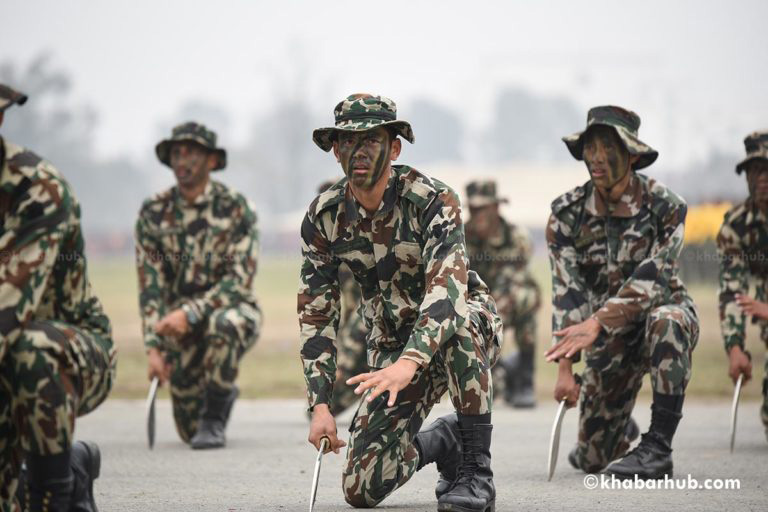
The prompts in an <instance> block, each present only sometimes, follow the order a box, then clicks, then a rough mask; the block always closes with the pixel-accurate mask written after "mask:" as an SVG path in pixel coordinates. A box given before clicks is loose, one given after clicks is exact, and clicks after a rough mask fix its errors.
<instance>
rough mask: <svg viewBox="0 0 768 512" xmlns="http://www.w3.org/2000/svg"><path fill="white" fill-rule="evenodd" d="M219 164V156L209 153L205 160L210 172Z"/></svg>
mask: <svg viewBox="0 0 768 512" xmlns="http://www.w3.org/2000/svg"><path fill="white" fill-rule="evenodd" d="M218 163H219V155H217V154H216V153H214V152H213V151H211V152H209V153H208V156H207V157H206V160H205V166H206V167H207V168H208V170H209V171H212V170H214V169H215V168H216V165H218Z"/></svg>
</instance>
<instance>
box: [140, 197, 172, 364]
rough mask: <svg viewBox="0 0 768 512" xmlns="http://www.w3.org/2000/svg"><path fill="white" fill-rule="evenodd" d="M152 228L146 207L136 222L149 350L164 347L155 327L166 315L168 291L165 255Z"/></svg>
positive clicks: (145, 344) (142, 313) (142, 302)
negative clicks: (164, 268) (164, 270)
mask: <svg viewBox="0 0 768 512" xmlns="http://www.w3.org/2000/svg"><path fill="white" fill-rule="evenodd" d="M151 226H152V223H151V221H150V220H149V216H148V211H147V205H146V204H145V206H144V207H143V208H142V210H141V212H140V213H139V220H138V221H137V222H136V229H135V238H136V273H137V275H138V278H139V313H140V314H141V325H142V333H143V335H144V347H145V348H146V349H150V348H162V347H163V337H162V336H160V335H159V334H157V333H156V332H155V324H156V323H157V322H158V321H160V319H161V318H162V317H163V315H165V314H166V304H167V298H166V290H167V289H168V288H167V287H168V283H167V282H166V279H165V273H164V272H163V266H164V264H165V257H164V256H165V253H164V252H163V250H162V246H161V244H160V241H159V240H157V239H156V237H155V235H154V233H153V231H152V228H151Z"/></svg>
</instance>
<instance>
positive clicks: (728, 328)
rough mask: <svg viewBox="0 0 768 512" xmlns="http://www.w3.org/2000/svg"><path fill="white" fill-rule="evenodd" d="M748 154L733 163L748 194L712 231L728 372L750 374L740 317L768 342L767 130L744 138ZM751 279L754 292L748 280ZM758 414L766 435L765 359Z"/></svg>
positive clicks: (767, 390) (767, 370)
mask: <svg viewBox="0 0 768 512" xmlns="http://www.w3.org/2000/svg"><path fill="white" fill-rule="evenodd" d="M744 146H745V147H746V151H747V156H746V158H745V159H744V160H742V161H741V162H740V163H739V164H738V165H737V166H736V173H737V174H741V173H742V172H744V173H746V178H747V189H748V191H749V195H748V196H747V199H746V200H744V201H742V202H741V203H739V204H737V205H736V206H734V207H733V208H731V209H730V210H729V211H728V212H727V213H726V214H725V218H724V220H723V225H722V227H721V228H720V233H719V234H718V236H717V250H718V256H719V258H718V260H719V261H720V294H719V298H720V328H721V331H722V333H723V342H724V343H725V351H726V352H727V354H728V359H729V368H728V375H729V376H730V377H731V379H732V380H733V382H734V383H735V382H736V381H737V380H738V378H739V375H742V374H743V375H744V380H745V381H749V380H750V379H751V378H752V360H751V358H750V357H749V355H748V353H747V352H746V351H745V345H746V330H745V325H744V323H745V322H744V321H745V317H747V316H748V317H749V318H750V320H751V323H753V324H757V326H759V328H760V338H761V339H762V341H763V343H765V344H767V345H768V131H763V132H755V133H752V134H750V135H748V136H747V138H745V139H744ZM752 283H754V286H755V289H754V295H750V293H749V290H750V285H751V284H752ZM762 391H763V406H762V408H761V409H760V416H761V418H762V421H763V425H765V436H766V440H768V359H766V361H765V374H764V377H763V386H762Z"/></svg>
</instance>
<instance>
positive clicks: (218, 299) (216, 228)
mask: <svg viewBox="0 0 768 512" xmlns="http://www.w3.org/2000/svg"><path fill="white" fill-rule="evenodd" d="M258 248H259V242H258V232H257V229H256V214H255V212H254V208H253V206H252V205H251V204H250V203H249V202H248V200H247V199H245V197H243V196H242V195H240V194H238V193H237V192H234V191H232V190H231V189H229V188H228V187H227V186H226V185H224V184H222V183H219V182H217V181H213V180H211V181H210V182H209V183H208V185H207V186H206V188H205V190H204V192H203V193H202V194H201V195H200V196H198V197H197V198H196V199H195V201H194V203H192V204H189V203H187V201H186V200H185V199H184V198H183V197H182V196H181V193H180V192H179V189H178V187H172V188H170V189H168V190H166V191H164V192H161V193H159V194H157V195H155V196H154V197H152V198H150V199H147V200H146V201H144V204H143V205H142V207H141V211H140V212H139V219H138V221H137V222H136V267H137V270H138V276H139V306H140V311H141V317H142V323H143V330H144V344H145V346H146V347H147V348H149V347H161V348H162V347H163V343H162V342H163V340H162V337H161V336H158V335H157V334H156V333H155V330H154V325H155V323H157V321H159V320H160V318H162V317H163V316H164V315H165V314H167V313H169V312H170V311H172V310H173V309H176V308H179V307H183V308H189V309H190V310H191V311H192V312H193V313H194V316H195V317H196V318H197V319H198V320H197V321H198V322H200V321H204V320H205V319H207V318H208V316H209V315H210V314H211V313H212V312H213V311H214V310H216V309H219V308H228V307H234V306H237V305H238V304H240V303H243V302H245V303H248V304H251V305H252V306H254V307H256V308H258V304H257V301H256V296H255V293H254V289H253V284H254V277H255V276H256V264H257V257H258Z"/></svg>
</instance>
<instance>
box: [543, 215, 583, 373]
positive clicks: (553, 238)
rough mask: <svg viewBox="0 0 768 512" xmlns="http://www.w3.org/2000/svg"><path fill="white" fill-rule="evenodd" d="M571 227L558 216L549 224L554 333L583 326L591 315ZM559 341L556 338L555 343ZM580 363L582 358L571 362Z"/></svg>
mask: <svg viewBox="0 0 768 512" xmlns="http://www.w3.org/2000/svg"><path fill="white" fill-rule="evenodd" d="M572 236H573V233H571V227H570V226H569V225H568V223H566V222H564V221H562V220H560V219H559V218H557V216H555V215H554V214H552V215H550V216H549V222H547V230H546V238H547V250H548V252H549V265H550V267H551V269H552V331H553V332H554V331H559V330H561V329H565V328H566V327H570V326H572V325H576V324H579V323H581V322H583V321H584V320H586V319H587V318H588V317H589V315H590V313H591V306H590V304H589V295H588V291H587V286H586V283H585V281H584V277H583V276H582V275H581V269H580V267H579V254H578V252H577V251H576V248H575V247H574V245H573V238H572ZM558 341H559V340H558V339H557V338H555V337H553V339H552V343H557V342H558ZM571 359H572V360H574V361H577V360H578V359H579V354H575V355H574V357H572V358H571Z"/></svg>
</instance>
